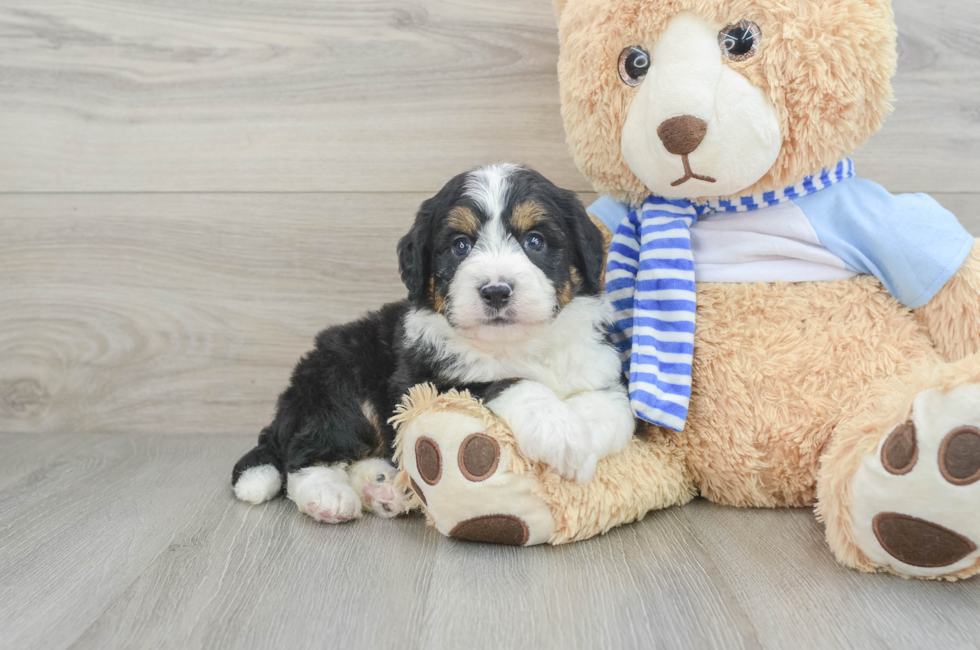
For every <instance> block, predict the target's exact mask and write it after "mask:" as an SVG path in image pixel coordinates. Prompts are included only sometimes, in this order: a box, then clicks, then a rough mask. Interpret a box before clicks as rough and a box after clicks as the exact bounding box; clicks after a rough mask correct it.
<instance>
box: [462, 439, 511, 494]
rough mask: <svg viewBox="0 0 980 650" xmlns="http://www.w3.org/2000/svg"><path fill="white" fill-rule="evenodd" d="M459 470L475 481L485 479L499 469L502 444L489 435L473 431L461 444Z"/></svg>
mask: <svg viewBox="0 0 980 650" xmlns="http://www.w3.org/2000/svg"><path fill="white" fill-rule="evenodd" d="M456 460H457V462H458V463H459V471H460V472H462V473H463V476H465V477H466V478H467V479H469V480H471V481H473V482H477V483H478V482H480V481H485V480H486V479H488V478H490V477H491V476H492V475H493V473H494V472H495V471H497V463H499V462H500V445H498V444H497V441H496V440H494V439H493V438H491V437H490V436H488V435H485V434H482V433H473V434H470V435H469V436H467V437H466V439H465V440H464V441H463V444H461V445H460V446H459V456H458V458H457V459H456Z"/></svg>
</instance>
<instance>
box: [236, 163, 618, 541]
mask: <svg viewBox="0 0 980 650" xmlns="http://www.w3.org/2000/svg"><path fill="white" fill-rule="evenodd" d="M604 256H605V246H604V242H603V238H602V235H601V233H600V232H599V230H598V228H597V227H596V226H595V225H594V224H593V223H592V221H591V220H590V218H589V216H588V214H587V213H586V211H585V208H584V207H583V206H582V204H581V202H579V200H578V198H577V197H576V196H575V194H574V193H573V192H570V191H567V190H563V189H560V188H558V187H556V186H555V185H553V184H552V183H551V182H549V181H548V180H547V179H545V178H544V177H543V176H541V175H540V174H538V173H537V172H534V171H532V170H530V169H526V168H523V167H518V166H515V165H493V166H489V167H484V168H481V169H478V170H475V171H472V172H467V173H464V174H461V175H459V176H457V177H456V178H454V179H453V180H451V181H450V182H449V183H448V184H447V185H446V186H445V187H444V188H443V189H442V190H441V191H440V192H439V193H438V194H437V195H436V196H435V197H433V198H431V199H429V200H427V201H425V202H424V203H423V204H422V206H421V208H420V209H419V212H418V215H417V216H416V218H415V223H414V225H413V226H412V229H411V230H410V231H409V233H408V234H407V235H406V236H405V237H403V238H402V240H401V242H400V243H399V244H398V258H399V266H400V270H401V276H402V280H403V281H404V283H405V285H406V286H407V287H408V300H405V301H402V302H397V303H392V304H389V305H386V306H384V307H382V308H381V309H380V310H379V311H376V312H373V313H371V314H369V315H367V316H366V317H365V318H363V319H361V320H358V321H355V322H353V323H348V324H345V325H338V326H336V327H331V328H329V329H326V330H324V331H323V332H321V333H320V334H319V335H318V336H317V338H316V346H315V347H314V349H313V350H312V351H311V352H309V353H308V354H307V355H306V356H305V357H303V358H302V359H301V360H300V362H299V364H298V365H297V366H296V369H295V370H294V371H293V375H292V379H291V381H290V385H289V387H288V388H287V389H286V390H285V392H283V393H282V395H280V396H279V402H278V405H277V409H276V415H275V418H274V419H273V421H272V423H271V424H270V425H269V426H268V427H266V428H265V429H264V430H263V431H262V433H261V434H260V435H259V443H258V446H256V447H255V448H254V449H252V450H251V451H250V452H248V453H247V454H245V456H244V457H242V459H241V460H239V461H238V464H237V465H235V469H234V472H233V474H232V484H233V485H234V489H235V494H236V495H237V496H238V498H239V499H241V500H243V501H247V502H250V503H261V502H263V501H266V500H268V499H271V498H272V497H274V496H276V495H277V494H280V493H281V492H282V491H283V490H285V493H286V495H287V496H288V497H289V498H290V499H292V500H293V501H294V502H295V503H296V505H297V507H298V508H299V510H300V511H301V512H304V513H305V514H307V515H309V516H311V517H313V518H314V519H316V520H317V521H322V522H329V523H339V522H342V521H347V520H349V519H353V518H356V517H359V516H361V512H362V511H371V512H374V513H375V514H377V515H380V516H382V517H393V516H395V515H397V514H400V513H402V512H404V511H405V510H406V509H407V502H408V496H407V495H406V494H405V493H404V492H402V491H400V490H397V489H395V488H394V486H393V479H394V477H395V474H396V470H395V469H394V467H392V465H391V463H390V459H391V455H392V446H393V443H394V439H395V431H394V429H393V428H392V427H391V426H390V425H389V424H388V419H389V418H390V417H391V415H392V414H393V413H394V410H395V407H396V405H397V404H398V403H399V402H400V401H401V398H402V396H403V395H405V394H406V393H407V392H408V389H409V388H410V387H412V386H414V385H416V384H419V383H423V382H430V383H432V384H434V385H435V386H436V387H437V388H439V390H447V389H449V388H457V389H467V390H469V391H470V392H471V393H472V394H473V395H474V396H475V397H478V398H480V399H482V400H484V403H485V404H486V406H487V407H488V408H490V409H491V410H492V411H493V412H494V413H496V414H497V415H499V416H500V417H501V418H503V419H504V420H505V421H506V422H507V423H508V424H509V425H510V427H511V429H512V430H513V432H514V436H515V438H516V440H517V443H518V445H519V446H520V448H521V450H522V452H523V453H524V454H525V455H527V456H528V457H529V458H531V459H534V460H539V461H543V462H545V463H547V464H549V465H551V466H552V467H554V468H555V470H557V471H558V472H559V473H560V474H561V475H562V476H564V477H567V478H574V479H577V480H578V481H580V482H586V481H588V480H589V479H590V478H591V477H592V474H593V472H594V471H595V466H596V463H597V462H598V460H599V459H601V458H602V457H603V456H606V455H607V454H610V453H613V452H616V451H618V450H620V449H622V448H623V447H624V446H625V445H626V444H627V443H628V442H629V440H630V438H631V437H632V436H633V433H634V420H633V414H632V412H631V409H630V404H629V399H628V397H627V392H626V386H625V378H624V376H623V372H622V365H621V363H620V360H619V357H618V355H617V352H616V350H615V349H614V348H613V346H612V345H611V343H610V341H609V340H608V336H607V334H606V326H607V323H608V321H609V319H610V318H611V315H612V310H611V307H610V305H609V304H608V302H607V301H606V299H605V298H604V296H603V293H602V271H603V260H604ZM283 479H285V485H284V484H283Z"/></svg>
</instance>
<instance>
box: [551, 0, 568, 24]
mask: <svg viewBox="0 0 980 650" xmlns="http://www.w3.org/2000/svg"><path fill="white" fill-rule="evenodd" d="M551 3H552V4H553V5H554V7H555V18H557V19H558V20H559V21H560V20H561V12H563V11H564V10H565V5H566V4H567V3H568V0H551Z"/></svg>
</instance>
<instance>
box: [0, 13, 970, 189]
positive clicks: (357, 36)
mask: <svg viewBox="0 0 980 650" xmlns="http://www.w3.org/2000/svg"><path fill="white" fill-rule="evenodd" d="M894 7H895V11H896V14H897V21H898V25H899V29H900V31H901V38H900V44H899V48H900V52H901V60H900V65H899V74H898V77H897V79H896V81H895V89H896V106H897V110H896V112H895V114H894V115H893V116H892V117H891V118H890V120H889V121H888V124H887V125H886V127H885V128H884V130H883V131H882V132H881V133H880V134H878V135H877V136H876V137H875V138H873V139H872V141H871V142H870V143H869V144H868V145H867V146H866V147H865V148H864V149H863V150H862V151H861V152H860V153H859V154H858V155H857V161H858V165H859V169H860V171H861V173H862V174H863V175H864V176H866V177H868V178H872V179H875V180H878V181H879V182H881V183H883V184H884V185H885V186H886V187H888V188H889V189H891V190H893V191H928V192H976V191H980V187H978V184H977V183H978V172H980V163H978V160H977V157H976V151H977V150H978V149H980V119H978V115H980V104H978V101H980V100H978V96H977V92H976V89H977V87H978V86H980V35H978V31H977V29H976V27H977V25H978V24H980V4H978V3H976V2H970V1H969V0H935V1H932V2H921V1H920V0H894ZM557 54H558V43H557V37H556V28H555V23H554V17H553V15H552V11H551V2H550V0H530V1H529V0H493V1H492V2H489V1H487V0H411V1H409V0H403V1H397V2H390V1H387V0H385V1H381V0H356V1H355V0H329V1H325V0H245V1H241V0H214V1H212V2H208V3H204V4H202V3H200V2H197V1H195V0H174V1H172V2H167V3H159V2H154V1H152V0H137V1H132V0H130V1H126V2H123V1H122V0H76V1H74V2H70V3H38V2H34V1H33V0H5V2H3V3H2V4H0V115H2V118H3V119H0V191H6V192H11V191H18V192H65V191H80V192H92V191H126V192H139V191H156V192H160V191H167V192H172V191H206V192H218V191H276V192H285V191H289V192H292V191H358V192H372V193H373V192H376V191H378V190H384V191H424V192H432V191H434V190H436V189H437V188H438V187H440V186H441V185H442V183H443V182H445V180H446V179H448V178H449V177H450V176H452V175H454V174H456V173H458V172H459V171H461V170H463V169H466V168H469V167H471V166H474V165H477V164H482V163H485V162H490V161H499V160H515V161H524V162H527V163H530V164H532V165H533V166H535V167H537V168H539V169H540V171H542V172H543V173H545V174H546V175H548V176H550V177H551V178H553V179H554V180H556V181H557V182H559V183H561V184H563V185H567V186H569V187H573V188H574V189H577V190H581V191H585V190H588V189H590V188H589V187H588V184H587V183H586V181H585V179H584V178H583V177H582V176H581V175H580V174H579V172H578V171H577V170H576V169H575V168H574V166H573V164H572V162H571V159H570V157H569V156H568V154H567V151H566V148H565V144H564V133H563V130H562V125H561V119H560V116H559V100H558V83H557V78H556V73H555V65H556V61H557Z"/></svg>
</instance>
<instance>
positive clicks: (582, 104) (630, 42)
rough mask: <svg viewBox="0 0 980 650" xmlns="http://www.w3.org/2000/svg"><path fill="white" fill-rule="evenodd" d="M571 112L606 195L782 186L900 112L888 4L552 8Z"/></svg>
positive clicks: (692, 0) (760, 0) (754, 0)
mask: <svg viewBox="0 0 980 650" xmlns="http://www.w3.org/2000/svg"><path fill="white" fill-rule="evenodd" d="M555 10H556V12H557V14H558V17H559V39H560V42H561V55H560V61H559V66H558V70H559V78H560V82H561V95H562V115H563V117H564V120H565V129H566V132H567V134H568V141H569V144H570V146H571V149H572V153H573V155H574V156H575V160H576V162H577V164H578V166H579V168H580V169H581V170H582V172H583V173H584V174H585V175H586V176H587V177H588V178H589V179H590V180H591V181H592V183H593V184H594V186H595V188H596V190H597V191H599V192H602V193H607V194H610V195H611V196H613V197H614V198H617V199H619V200H622V201H626V202H628V203H631V204H638V203H640V202H642V201H643V199H645V198H646V197H647V196H648V195H649V194H651V193H654V194H659V195H661V196H665V197H668V198H688V199H703V198H714V197H731V196H736V195H745V194H756V193H762V192H768V191H774V190H781V189H783V188H785V187H787V186H789V185H793V184H795V183H798V182H799V181H800V180H801V179H803V178H804V177H806V176H809V175H811V174H813V173H815V172H818V171H819V170H820V169H822V168H824V167H829V166H831V165H833V164H835V163H837V162H838V161H839V160H840V159H841V158H843V157H845V156H847V155H848V154H850V153H851V152H852V151H854V150H855V149H856V148H857V147H859V146H860V145H861V144H863V143H864V141H865V140H866V139H867V138H868V137H869V136H870V135H871V134H872V133H874V132H875V131H877V130H878V129H879V128H880V127H881V124H882V121H883V120H884V117H885V115H886V114H887V112H888V110H889V108H890V104H889V101H890V98H891V77H892V75H893V74H894V70H895V64H896V48H895V38H896V34H895V23H894V17H893V14H892V10H891V3H890V0H821V1H819V2H818V1H815V0H555Z"/></svg>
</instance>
